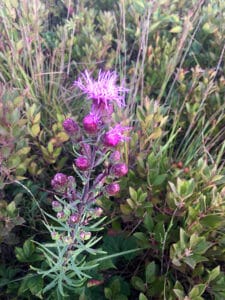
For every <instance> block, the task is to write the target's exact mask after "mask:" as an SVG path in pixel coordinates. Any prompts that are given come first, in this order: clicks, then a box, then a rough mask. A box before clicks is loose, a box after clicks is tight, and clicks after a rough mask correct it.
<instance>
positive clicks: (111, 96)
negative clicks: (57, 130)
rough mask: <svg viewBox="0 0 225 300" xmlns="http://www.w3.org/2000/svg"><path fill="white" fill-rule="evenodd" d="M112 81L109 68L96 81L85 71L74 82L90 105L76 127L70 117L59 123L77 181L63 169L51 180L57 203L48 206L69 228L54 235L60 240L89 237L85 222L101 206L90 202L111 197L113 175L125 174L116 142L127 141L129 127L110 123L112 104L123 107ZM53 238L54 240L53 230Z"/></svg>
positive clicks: (121, 94) (113, 193) (115, 178)
mask: <svg viewBox="0 0 225 300" xmlns="http://www.w3.org/2000/svg"><path fill="white" fill-rule="evenodd" d="M116 81H117V75H116V74H115V73H114V72H109V71H108V72H101V71H100V72H99V75H98V79H97V80H94V79H92V78H91V75H90V73H89V72H88V71H85V72H84V73H83V74H82V75H81V76H80V78H79V79H78V80H77V81H75V82H74V85H75V86H76V87H78V88H79V89H81V91H82V92H83V93H84V94H86V96H87V98H88V100H90V101H91V102H92V103H91V109H90V112H89V113H88V114H87V115H86V116H85V117H84V118H83V121H82V126H79V125H78V124H77V122H76V121H74V119H73V118H67V119H65V120H64V122H63V128H64V130H65V132H66V133H67V134H68V135H69V136H70V137H71V141H72V143H73V148H74V152H75V157H74V160H73V168H74V170H75V172H76V173H77V175H78V178H79V179H78V181H77V183H76V181H75V178H74V177H72V176H67V175H65V174H63V173H57V174H56V175H55V176H54V177H53V179H52V181H51V185H52V188H53V189H54V190H55V192H57V193H59V194H60V195H61V196H62V199H61V201H59V200H55V201H53V202H52V208H53V210H54V211H55V212H56V214H57V219H58V220H59V221H60V222H66V224H67V225H68V227H69V228H70V232H71V233H70V235H69V236H68V232H67V236H63V235H62V234H60V235H59V238H60V239H61V240H63V241H64V242H65V243H66V244H68V243H69V244H73V243H75V241H76V239H77V238H79V239H80V240H81V241H87V240H88V239H90V238H91V232H89V231H87V230H85V226H86V225H88V224H89V223H90V222H92V220H94V219H95V218H99V217H100V216H101V215H102V213H103V210H102V208H100V207H95V208H93V206H95V203H96V200H97V199H98V198H99V197H101V196H102V195H104V194H105V195H108V196H116V195H117V194H118V193H119V191H120V185H119V183H118V182H117V181H118V179H119V178H121V177H123V176H125V175H127V173H128V166H127V165H126V164H125V163H124V162H123V161H122V155H121V153H120V150H119V146H120V144H122V143H123V142H125V141H127V140H128V139H129V138H128V137H127V135H126V134H127V132H129V131H130V130H131V128H130V127H128V126H123V125H122V124H114V122H113V113H114V107H115V106H118V107H120V108H121V107H124V106H125V101H124V94H125V92H127V89H126V88H124V87H121V86H117V84H116ZM80 180H81V181H82V185H83V187H82V185H81V184H80ZM78 183H79V184H78ZM78 186H79V187H80V186H81V188H78ZM75 227H76V230H75ZM77 228H79V229H77ZM77 230H78V231H77ZM54 238H55V239H56V238H58V235H57V234H55V233H54Z"/></svg>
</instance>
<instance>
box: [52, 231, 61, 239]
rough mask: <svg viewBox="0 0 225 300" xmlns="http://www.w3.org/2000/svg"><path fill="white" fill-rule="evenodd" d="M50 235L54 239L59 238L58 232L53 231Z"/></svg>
mask: <svg viewBox="0 0 225 300" xmlns="http://www.w3.org/2000/svg"><path fill="white" fill-rule="evenodd" d="M51 237H52V239H53V240H54V241H57V240H59V239H60V235H59V234H58V232H55V231H53V232H51Z"/></svg>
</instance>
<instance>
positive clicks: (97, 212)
mask: <svg viewBox="0 0 225 300" xmlns="http://www.w3.org/2000/svg"><path fill="white" fill-rule="evenodd" d="M102 213H103V209H102V208H101V207H96V208H95V209H94V214H93V216H94V217H95V218H99V217H101V215H102Z"/></svg>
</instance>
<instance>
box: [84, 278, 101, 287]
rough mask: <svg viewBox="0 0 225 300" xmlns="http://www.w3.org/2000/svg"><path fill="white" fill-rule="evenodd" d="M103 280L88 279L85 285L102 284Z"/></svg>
mask: <svg viewBox="0 0 225 300" xmlns="http://www.w3.org/2000/svg"><path fill="white" fill-rule="evenodd" d="M103 283H104V281H103V280H98V279H90V280H88V282H87V287H92V286H98V285H101V284H103Z"/></svg>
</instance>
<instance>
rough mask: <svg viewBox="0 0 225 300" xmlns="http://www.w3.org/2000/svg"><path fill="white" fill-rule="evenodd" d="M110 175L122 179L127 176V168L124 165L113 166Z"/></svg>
mask: <svg viewBox="0 0 225 300" xmlns="http://www.w3.org/2000/svg"><path fill="white" fill-rule="evenodd" d="M111 173H112V174H113V175H115V176H116V177H123V176H125V175H127V173H128V167H127V165H126V164H124V163H121V164H115V165H114V166H112V168H111Z"/></svg>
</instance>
